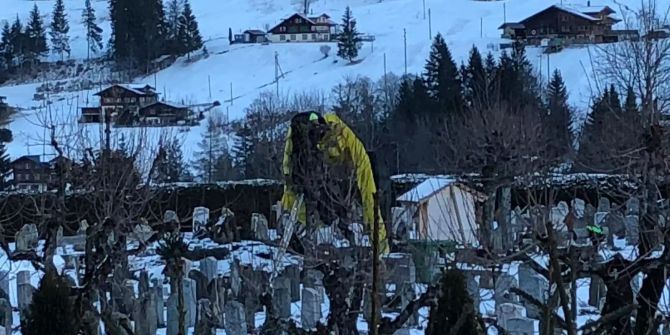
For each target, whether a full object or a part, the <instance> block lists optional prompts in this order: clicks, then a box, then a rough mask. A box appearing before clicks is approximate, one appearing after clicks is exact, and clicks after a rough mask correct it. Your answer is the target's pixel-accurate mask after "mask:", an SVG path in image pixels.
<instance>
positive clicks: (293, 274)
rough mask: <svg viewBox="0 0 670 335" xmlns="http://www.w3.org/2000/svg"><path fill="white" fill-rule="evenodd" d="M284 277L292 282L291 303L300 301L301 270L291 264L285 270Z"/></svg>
mask: <svg viewBox="0 0 670 335" xmlns="http://www.w3.org/2000/svg"><path fill="white" fill-rule="evenodd" d="M284 275H285V276H286V277H287V278H288V279H289V280H290V282H291V302H297V301H300V268H299V267H298V265H295V264H291V265H288V266H286V267H285V268H284Z"/></svg>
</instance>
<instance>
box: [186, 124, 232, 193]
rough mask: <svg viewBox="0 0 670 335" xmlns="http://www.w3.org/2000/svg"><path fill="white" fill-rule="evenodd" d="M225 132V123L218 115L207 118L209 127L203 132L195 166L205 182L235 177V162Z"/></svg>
mask: <svg viewBox="0 0 670 335" xmlns="http://www.w3.org/2000/svg"><path fill="white" fill-rule="evenodd" d="M226 140H227V137H226V136H225V135H224V133H223V125H222V123H221V121H220V119H219V118H218V117H213V116H210V117H209V118H208V119H207V129H206V130H205V132H203V133H202V139H201V140H200V142H199V143H198V151H196V152H195V161H194V162H193V166H194V168H195V169H196V171H197V175H198V176H200V178H201V181H203V182H214V181H219V180H226V179H228V180H230V179H234V173H233V171H234V170H233V162H232V158H231V157H230V153H229V151H228V145H227V142H226Z"/></svg>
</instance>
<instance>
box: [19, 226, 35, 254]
mask: <svg viewBox="0 0 670 335" xmlns="http://www.w3.org/2000/svg"><path fill="white" fill-rule="evenodd" d="M38 239H39V233H38V231H37V226H36V225H34V224H32V223H30V224H27V225H23V227H21V229H20V230H19V231H18V232H16V250H17V251H28V250H35V248H37V242H38Z"/></svg>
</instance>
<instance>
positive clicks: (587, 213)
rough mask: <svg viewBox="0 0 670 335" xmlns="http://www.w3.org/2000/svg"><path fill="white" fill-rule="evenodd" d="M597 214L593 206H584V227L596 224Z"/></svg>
mask: <svg viewBox="0 0 670 335" xmlns="http://www.w3.org/2000/svg"><path fill="white" fill-rule="evenodd" d="M596 212H597V210H596V208H595V207H593V206H592V205H591V204H586V206H584V218H583V221H584V225H592V224H593V223H594V221H595V216H596Z"/></svg>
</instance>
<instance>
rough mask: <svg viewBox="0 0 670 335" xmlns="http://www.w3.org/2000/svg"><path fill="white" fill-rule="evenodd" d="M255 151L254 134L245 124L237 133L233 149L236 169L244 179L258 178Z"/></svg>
mask: <svg viewBox="0 0 670 335" xmlns="http://www.w3.org/2000/svg"><path fill="white" fill-rule="evenodd" d="M254 151H255V139H254V133H253V131H251V128H250V127H249V125H248V124H246V123H245V124H244V125H243V126H242V127H241V128H240V130H239V131H238V132H237V139H236V140H235V146H234V147H233V156H234V157H235V167H236V168H237V171H238V172H239V173H240V175H241V177H242V178H246V179H251V178H255V177H258V176H256V175H255V173H254V172H255V171H254V154H255V152H254Z"/></svg>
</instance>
